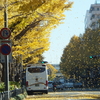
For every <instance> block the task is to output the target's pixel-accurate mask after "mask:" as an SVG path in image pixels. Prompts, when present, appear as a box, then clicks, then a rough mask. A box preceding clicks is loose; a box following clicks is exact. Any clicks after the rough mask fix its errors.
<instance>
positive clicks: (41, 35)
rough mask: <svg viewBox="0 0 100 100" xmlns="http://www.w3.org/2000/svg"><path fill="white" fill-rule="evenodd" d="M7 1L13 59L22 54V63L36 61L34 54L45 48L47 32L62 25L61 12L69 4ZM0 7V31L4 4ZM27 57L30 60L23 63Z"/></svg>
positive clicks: (61, 1) (53, 0) (45, 0)
mask: <svg viewBox="0 0 100 100" xmlns="http://www.w3.org/2000/svg"><path fill="white" fill-rule="evenodd" d="M7 1H8V2H7V5H8V6H7V13H8V27H9V28H10V29H11V37H10V39H11V40H12V50H13V52H12V54H13V57H14V58H16V59H17V57H18V56H19V55H22V56H23V61H24V63H23V64H25V63H30V62H32V61H34V62H37V61H38V60H39V58H38V55H42V54H43V52H44V51H46V50H48V49H49V45H50V43H49V37H50V32H51V30H52V29H53V28H55V27H56V26H57V25H59V24H61V23H62V22H61V20H63V19H64V17H65V16H64V14H63V12H64V11H65V10H69V8H71V6H72V4H73V3H72V2H69V1H67V0H7ZM1 3H2V2H0V4H1ZM3 3H4V2H3ZM1 7H2V9H1V10H0V22H1V24H0V28H3V26H4V20H3V19H4V18H3V17H4V16H3V10H4V4H2V5H1ZM28 58H31V61H29V62H27V60H26V59H28ZM25 61H26V62H25Z"/></svg>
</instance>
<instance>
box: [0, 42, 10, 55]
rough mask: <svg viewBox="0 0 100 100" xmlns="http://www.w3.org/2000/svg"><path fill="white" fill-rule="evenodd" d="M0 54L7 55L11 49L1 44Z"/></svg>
mask: <svg viewBox="0 0 100 100" xmlns="http://www.w3.org/2000/svg"><path fill="white" fill-rule="evenodd" d="M0 52H1V53H2V54H3V55H9V54H10V52H11V47H10V46H9V45H8V44H3V45H1V47H0Z"/></svg>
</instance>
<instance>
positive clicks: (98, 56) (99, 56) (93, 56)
mask: <svg viewBox="0 0 100 100" xmlns="http://www.w3.org/2000/svg"><path fill="white" fill-rule="evenodd" d="M89 58H90V59H92V58H93V59H95V58H100V55H92V56H89Z"/></svg>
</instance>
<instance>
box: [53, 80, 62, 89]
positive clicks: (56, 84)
mask: <svg viewBox="0 0 100 100" xmlns="http://www.w3.org/2000/svg"><path fill="white" fill-rule="evenodd" d="M53 84H54V87H55V88H56V89H60V90H63V89H64V84H63V83H61V82H54V83H53Z"/></svg>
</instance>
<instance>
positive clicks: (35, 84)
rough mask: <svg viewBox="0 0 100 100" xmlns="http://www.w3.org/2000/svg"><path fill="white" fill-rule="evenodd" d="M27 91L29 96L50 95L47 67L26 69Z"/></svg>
mask: <svg viewBox="0 0 100 100" xmlns="http://www.w3.org/2000/svg"><path fill="white" fill-rule="evenodd" d="M26 90H27V93H28V94H29V95H31V94H33V92H42V93H46V94H48V72H47V66H46V65H44V64H40V65H35V66H34V65H30V66H28V67H27V68H26Z"/></svg>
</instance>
